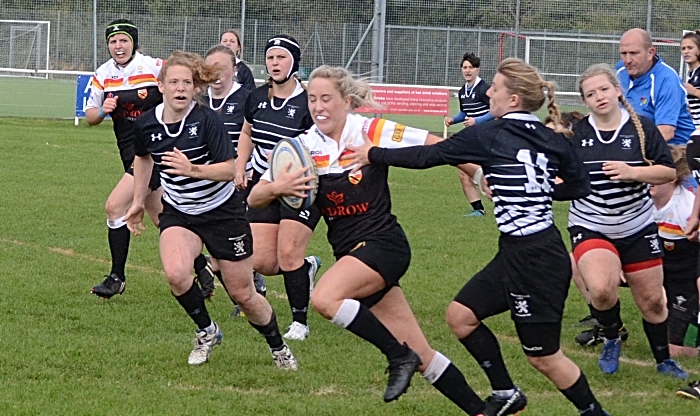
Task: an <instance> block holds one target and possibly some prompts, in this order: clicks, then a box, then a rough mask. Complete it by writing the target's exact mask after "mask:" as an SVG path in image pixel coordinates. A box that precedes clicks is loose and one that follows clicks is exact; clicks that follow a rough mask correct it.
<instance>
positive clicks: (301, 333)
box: [282, 321, 309, 341]
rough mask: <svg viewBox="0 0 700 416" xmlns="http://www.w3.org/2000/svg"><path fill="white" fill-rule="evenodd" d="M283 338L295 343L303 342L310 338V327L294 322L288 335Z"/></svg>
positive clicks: (288, 329) (288, 330)
mask: <svg viewBox="0 0 700 416" xmlns="http://www.w3.org/2000/svg"><path fill="white" fill-rule="evenodd" d="M282 337H283V338H286V339H291V340H294V341H303V340H305V339H306V338H308V337H309V327H308V326H306V325H304V324H301V323H299V322H296V321H295V322H292V324H291V325H289V328H287V333H286V334H284V335H282Z"/></svg>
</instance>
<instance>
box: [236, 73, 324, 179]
mask: <svg viewBox="0 0 700 416" xmlns="http://www.w3.org/2000/svg"><path fill="white" fill-rule="evenodd" d="M270 88H271V86H270V85H269V84H265V85H263V86H261V87H259V88H257V89H256V90H255V91H253V92H252V93H251V94H250V95H248V100H247V101H246V106H245V121H247V122H248V124H250V126H251V139H252V141H253V154H252V162H253V169H254V170H255V171H257V172H259V173H261V174H262V173H265V171H266V170H267V169H268V167H269V165H268V163H267V157H268V155H269V154H270V152H272V149H273V148H274V147H275V145H276V144H277V143H278V142H279V141H280V140H282V139H284V138H293V137H297V136H298V135H300V134H302V133H304V132H305V131H306V130H308V129H309V128H310V127H311V126H313V124H314V122H313V120H312V119H311V113H310V112H309V103H308V98H307V94H306V90H304V89H303V88H302V86H301V84H300V83H299V82H298V81H297V87H296V89H295V90H294V92H293V93H292V95H290V96H289V97H287V98H284V99H282V98H277V97H273V98H272V99H269V98H267V95H268V92H269V90H270Z"/></svg>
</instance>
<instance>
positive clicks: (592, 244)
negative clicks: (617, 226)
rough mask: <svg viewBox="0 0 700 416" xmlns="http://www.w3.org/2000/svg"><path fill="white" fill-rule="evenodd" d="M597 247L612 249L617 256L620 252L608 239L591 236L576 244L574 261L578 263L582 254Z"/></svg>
mask: <svg viewBox="0 0 700 416" xmlns="http://www.w3.org/2000/svg"><path fill="white" fill-rule="evenodd" d="M597 248H600V249H603V250H609V251H612V252H613V253H614V254H615V255H616V256H617V257H620V253H619V252H618V251H617V249H616V248H615V246H614V245H613V244H612V243H611V242H610V241H607V240H602V239H600V238H592V239H590V240H586V241H584V242H582V243H581V244H579V245H577V246H576V248H574V252H573V255H574V260H576V263H578V261H579V260H580V259H581V257H583V255H584V254H586V253H588V252H589V251H591V250H595V249H597Z"/></svg>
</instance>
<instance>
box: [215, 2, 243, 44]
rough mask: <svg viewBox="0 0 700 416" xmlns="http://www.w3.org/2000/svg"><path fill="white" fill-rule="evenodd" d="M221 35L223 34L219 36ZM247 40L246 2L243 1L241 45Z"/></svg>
mask: <svg viewBox="0 0 700 416" xmlns="http://www.w3.org/2000/svg"><path fill="white" fill-rule="evenodd" d="M219 35H221V34H219ZM244 39H245V0H241V45H242V44H243V40H244Z"/></svg>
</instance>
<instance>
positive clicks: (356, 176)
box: [348, 170, 362, 185]
mask: <svg viewBox="0 0 700 416" xmlns="http://www.w3.org/2000/svg"><path fill="white" fill-rule="evenodd" d="M348 179H349V180H350V183H351V184H353V185H357V184H358V183H360V181H361V180H362V171H361V170H358V171H357V172H355V173H350V174H348Z"/></svg>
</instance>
